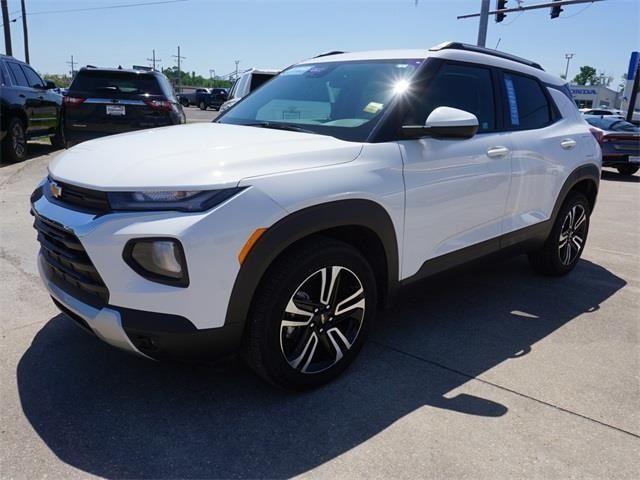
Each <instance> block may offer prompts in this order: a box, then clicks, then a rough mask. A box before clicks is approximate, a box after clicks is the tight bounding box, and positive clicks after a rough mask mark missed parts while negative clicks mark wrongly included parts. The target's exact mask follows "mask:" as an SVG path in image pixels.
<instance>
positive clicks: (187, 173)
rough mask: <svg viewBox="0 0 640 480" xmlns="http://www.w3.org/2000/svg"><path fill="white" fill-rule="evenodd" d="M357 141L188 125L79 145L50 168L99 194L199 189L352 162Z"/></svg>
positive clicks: (59, 176) (56, 176) (53, 173)
mask: <svg viewBox="0 0 640 480" xmlns="http://www.w3.org/2000/svg"><path fill="white" fill-rule="evenodd" d="M361 149H362V144H360V143H354V142H345V141H343V140H338V139H336V138H333V137H328V136H324V135H315V134H308V133H300V132H288V131H283V130H271V129H266V128H259V127H245V126H241V125H227V124H219V123H195V124H188V125H177V126H172V127H164V128H156V129H151V130H143V131H138V132H131V133H125V134H121V135H115V136H112V137H105V138H101V139H98V140H92V141H89V142H85V143H81V144H79V145H77V146H75V147H73V148H71V149H69V150H67V151H65V152H63V153H61V154H60V155H58V157H56V158H55V160H53V161H52V162H51V164H50V165H49V173H50V175H51V176H52V177H53V178H54V179H56V180H59V181H62V182H67V183H71V184H73V185H77V186H80V187H87V188H92V189H97V190H104V191H118V190H120V191H124V190H132V189H136V190H158V189H177V190H188V189H192V190H200V189H205V188H212V187H215V188H224V187H230V186H235V185H237V183H238V182H239V181H240V180H242V179H243V178H246V177H257V176H263V175H270V174H276V173H282V172H287V171H292V170H300V169H308V168H317V167H324V166H328V165H333V164H337V163H344V162H349V161H351V160H353V159H355V158H356V157H357V156H358V154H359V153H360V150H361Z"/></svg>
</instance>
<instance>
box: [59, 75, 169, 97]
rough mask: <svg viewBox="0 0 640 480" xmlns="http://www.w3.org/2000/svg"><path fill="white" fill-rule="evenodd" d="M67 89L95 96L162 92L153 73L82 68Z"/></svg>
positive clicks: (156, 93)
mask: <svg viewBox="0 0 640 480" xmlns="http://www.w3.org/2000/svg"><path fill="white" fill-rule="evenodd" d="M69 90H71V91H73V92H74V93H83V94H85V95H91V96H95V97H104V96H107V97H127V96H136V95H144V94H147V95H162V94H163V92H162V89H161V88H160V85H159V83H158V81H157V80H156V78H155V77H154V76H153V75H147V74H144V73H142V74H140V73H131V72H117V71H116V72H114V71H104V70H103V71H100V70H98V71H91V70H83V71H81V72H78V74H77V75H76V78H75V79H74V81H73V83H72V84H71V87H70V89H69Z"/></svg>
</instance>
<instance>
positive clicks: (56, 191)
mask: <svg viewBox="0 0 640 480" xmlns="http://www.w3.org/2000/svg"><path fill="white" fill-rule="evenodd" d="M49 190H50V191H51V195H53V198H59V197H60V196H61V195H62V187H61V186H60V185H58V184H57V183H56V182H49Z"/></svg>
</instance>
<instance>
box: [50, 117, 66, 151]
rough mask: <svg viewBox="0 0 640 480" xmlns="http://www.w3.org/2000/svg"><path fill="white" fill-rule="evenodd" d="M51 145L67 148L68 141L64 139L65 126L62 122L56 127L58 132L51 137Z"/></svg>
mask: <svg viewBox="0 0 640 480" xmlns="http://www.w3.org/2000/svg"><path fill="white" fill-rule="evenodd" d="M50 140H51V145H52V146H53V147H54V148H67V142H66V141H65V139H64V128H63V127H62V122H61V123H60V124H59V125H58V128H57V129H56V134H55V135H54V136H53V137H51V139H50Z"/></svg>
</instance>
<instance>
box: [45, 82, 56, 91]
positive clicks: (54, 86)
mask: <svg viewBox="0 0 640 480" xmlns="http://www.w3.org/2000/svg"><path fill="white" fill-rule="evenodd" d="M44 88H46V89H47V90H51V89H54V88H57V87H56V84H55V83H53V82H52V81H51V80H46V81H45V82H44Z"/></svg>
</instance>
